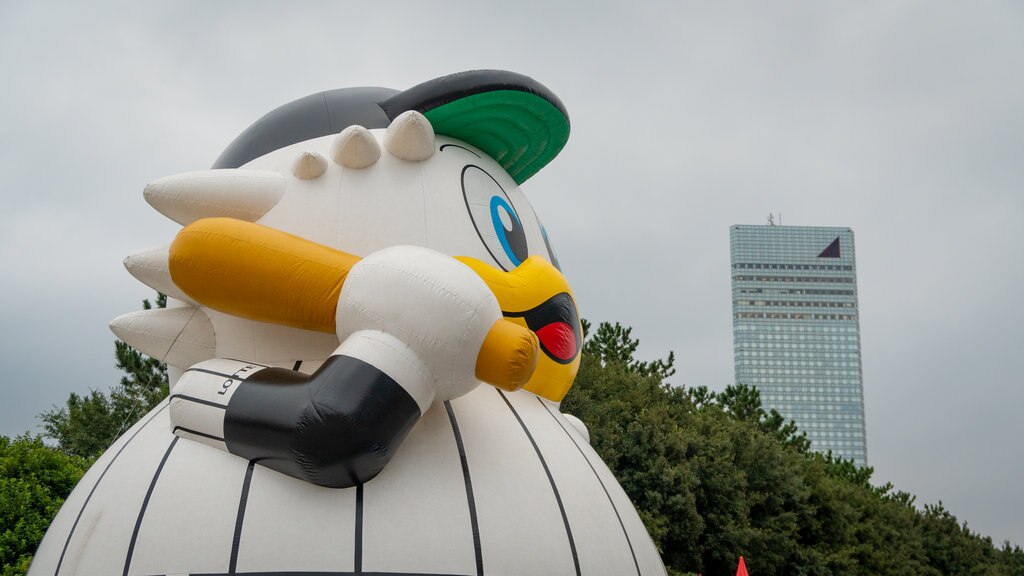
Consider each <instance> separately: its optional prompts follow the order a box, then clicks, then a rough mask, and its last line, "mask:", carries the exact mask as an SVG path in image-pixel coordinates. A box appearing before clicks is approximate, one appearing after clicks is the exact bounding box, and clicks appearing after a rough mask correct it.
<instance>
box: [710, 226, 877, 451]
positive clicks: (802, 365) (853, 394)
mask: <svg viewBox="0 0 1024 576" xmlns="http://www.w3.org/2000/svg"><path fill="white" fill-rule="evenodd" d="M729 247H730V253H731V257H732V312H733V314H732V318H733V319H732V326H733V349H734V359H735V363H736V382H737V383H739V384H747V385H751V386H756V387H757V388H758V390H760V392H761V400H762V403H763V404H764V406H765V408H766V409H771V408H774V409H776V410H778V411H779V413H781V414H782V415H783V416H785V417H786V418H788V419H792V420H794V421H796V423H797V425H798V426H799V427H800V429H801V430H802V431H804V432H806V433H807V437H808V438H809V439H810V440H811V447H812V449H813V450H816V451H819V452H827V451H829V450H831V451H832V453H833V454H835V455H837V456H841V457H843V458H846V459H852V460H853V461H854V462H855V463H856V464H857V465H858V466H866V465H867V459H868V455H867V446H866V443H865V437H864V392H863V380H862V378H861V361H860V322H859V320H858V312H857V311H858V308H857V265H856V259H855V254H854V247H853V230H850V229H849V228H822V227H811V226H775V225H771V224H769V225H765V226H743V225H738V226H733V227H732V228H731V229H730V230H729Z"/></svg>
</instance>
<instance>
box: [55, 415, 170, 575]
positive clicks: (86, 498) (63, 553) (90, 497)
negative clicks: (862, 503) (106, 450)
mask: <svg viewBox="0 0 1024 576" xmlns="http://www.w3.org/2000/svg"><path fill="white" fill-rule="evenodd" d="M167 406H168V404H167V403H164V405H163V406H162V407H161V408H160V409H159V410H157V411H156V412H154V413H153V415H152V416H150V417H149V419H148V420H146V422H145V423H144V424H143V425H142V426H139V429H138V430H136V431H135V432H134V433H132V435H131V437H129V438H128V440H126V441H125V443H124V444H122V445H121V448H119V449H118V450H117V453H116V454H114V457H113V458H111V459H110V462H107V465H106V467H105V468H103V473H102V474H100V477H99V478H97V479H96V483H95V484H93V485H92V489H91V490H89V495H88V496H86V497H85V502H83V503H82V507H81V508H79V509H78V516H76V517H75V523H74V524H72V525H71V532H69V533H68V538H67V540H65V541H64V548H63V549H62V550H61V551H60V559H59V560H57V568H56V569H55V570H54V571H53V575H54V576H57V574H59V573H60V567H61V565H62V564H63V563H64V555H65V554H66V553H67V551H68V544H70V543H71V537H72V536H74V535H75V528H77V527H78V521H79V520H81V519H82V513H83V512H85V508H86V507H87V506H88V505H89V500H91V499H92V495H93V492H95V491H96V488H97V487H99V485H100V482H102V481H103V477H104V476H106V475H107V471H108V470H110V467H111V466H113V465H114V461H115V460H117V457H118V456H120V455H121V452H124V449H125V448H127V447H128V444H130V443H131V441H132V440H134V439H135V437H136V436H138V435H139V432H142V429H143V428H145V427H146V426H148V425H149V422H150V421H151V420H153V418H156V415H157V414H159V413H161V412H163V411H164V409H165V408H167Z"/></svg>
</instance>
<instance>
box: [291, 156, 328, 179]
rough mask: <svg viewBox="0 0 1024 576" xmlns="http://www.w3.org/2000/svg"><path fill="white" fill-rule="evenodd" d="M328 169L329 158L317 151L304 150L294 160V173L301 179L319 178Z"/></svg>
mask: <svg viewBox="0 0 1024 576" xmlns="http://www.w3.org/2000/svg"><path fill="white" fill-rule="evenodd" d="M326 170H327V160H326V159H325V158H324V157H323V156H321V155H319V154H317V153H316V152H309V151H306V152H303V153H302V154H299V157H298V158H296V159H295V160H294V161H293V162H292V174H293V175H294V176H295V177H296V178H298V179H299V180H312V179H314V178H319V177H320V176H321V175H322V174H323V173H324V172H325V171H326Z"/></svg>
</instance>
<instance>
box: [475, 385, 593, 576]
mask: <svg viewBox="0 0 1024 576" xmlns="http://www.w3.org/2000/svg"><path fill="white" fill-rule="evenodd" d="M495 390H497V389H495ZM497 392H498V395H500V396H501V399H502V400H504V401H505V405H506V406H508V409H509V410H511V411H512V415H513V416H515V417H516V420H518V421H519V426H520V427H522V429H523V432H526V437H527V438H528V439H529V440H530V444H532V445H533V450H534V452H536V453H537V458H538V459H540V465H541V466H543V467H544V473H545V474H547V475H548V482H549V483H550V484H551V491H552V492H554V493H555V500H556V501H557V502H558V511H559V512H561V513H562V523H563V524H565V535H566V536H568V537H569V550H570V551H572V563H573V565H574V566H575V567H576V576H580V558H579V555H578V554H577V553H576V541H575V540H573V537H572V528H571V527H570V526H569V517H568V516H567V515H566V514H565V505H563V504H562V495H561V494H559V493H558V485H557V484H555V478H554V476H552V475H551V469H550V468H548V463H547V461H546V460H544V455H543V454H541V452H540V447H539V446H537V441H536V440H534V439H533V434H531V433H530V429H529V428H527V427H526V423H525V422H523V419H522V418H521V417H520V416H519V412H517V411H516V409H515V407H513V406H512V403H511V402H509V401H508V397H507V396H505V393H504V392H502V391H501V390H497Z"/></svg>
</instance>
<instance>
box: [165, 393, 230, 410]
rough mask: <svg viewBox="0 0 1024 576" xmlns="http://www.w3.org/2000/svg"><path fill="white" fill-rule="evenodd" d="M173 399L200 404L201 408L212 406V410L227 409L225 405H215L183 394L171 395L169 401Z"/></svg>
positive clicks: (209, 401)
mask: <svg viewBox="0 0 1024 576" xmlns="http://www.w3.org/2000/svg"><path fill="white" fill-rule="evenodd" d="M174 399H179V400H186V401H188V402H195V403H196V404H202V405H203V406H213V407H214V408H220V409H221V410H226V409H227V405H225V404H217V403H216V402H213V401H211V400H203V399H202V398H196V397H195V396H187V395H185V394H171V396H170V398H169V400H174Z"/></svg>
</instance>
